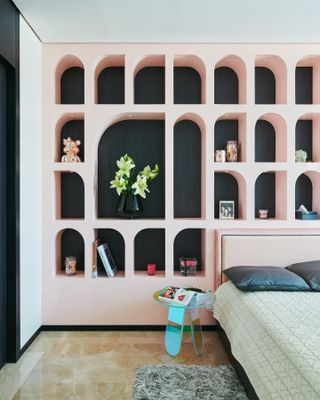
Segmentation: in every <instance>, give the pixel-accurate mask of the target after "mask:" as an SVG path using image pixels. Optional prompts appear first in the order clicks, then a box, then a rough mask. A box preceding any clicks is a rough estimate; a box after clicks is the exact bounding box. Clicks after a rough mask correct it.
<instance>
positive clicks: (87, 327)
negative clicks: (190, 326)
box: [41, 325, 217, 332]
mask: <svg viewBox="0 0 320 400" xmlns="http://www.w3.org/2000/svg"><path fill="white" fill-rule="evenodd" d="M41 329H42V331H44V332H45V331H165V329H166V325H42V327H41ZM202 330H203V331H216V330H217V326H216V325H202Z"/></svg>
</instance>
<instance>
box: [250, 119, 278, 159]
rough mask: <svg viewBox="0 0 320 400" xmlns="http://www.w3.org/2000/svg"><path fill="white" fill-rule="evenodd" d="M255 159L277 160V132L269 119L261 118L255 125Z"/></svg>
mask: <svg viewBox="0 0 320 400" xmlns="http://www.w3.org/2000/svg"><path fill="white" fill-rule="evenodd" d="M255 161H256V162H275V161H276V132H275V129H274V127H273V125H272V124H271V123H270V122H269V121H265V120H263V119H259V120H258V121H257V123H256V127H255Z"/></svg>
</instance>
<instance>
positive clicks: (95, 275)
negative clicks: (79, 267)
mask: <svg viewBox="0 0 320 400" xmlns="http://www.w3.org/2000/svg"><path fill="white" fill-rule="evenodd" d="M98 246H99V239H96V240H95V241H94V242H93V243H92V278H98V265H97V251H98V250H97V249H98Z"/></svg>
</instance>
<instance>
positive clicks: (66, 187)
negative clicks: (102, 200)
mask: <svg viewBox="0 0 320 400" xmlns="http://www.w3.org/2000/svg"><path fill="white" fill-rule="evenodd" d="M61 218H84V185H83V180H82V178H81V176H80V175H78V174H77V173H75V172H61Z"/></svg>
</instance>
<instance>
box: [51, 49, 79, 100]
mask: <svg viewBox="0 0 320 400" xmlns="http://www.w3.org/2000/svg"><path fill="white" fill-rule="evenodd" d="M56 103H57V104H84V65H83V63H82V61H81V60H80V59H79V58H78V57H76V56H72V55H70V56H66V57H65V58H64V59H63V60H61V61H60V63H59V64H58V66H57V69H56Z"/></svg>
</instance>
